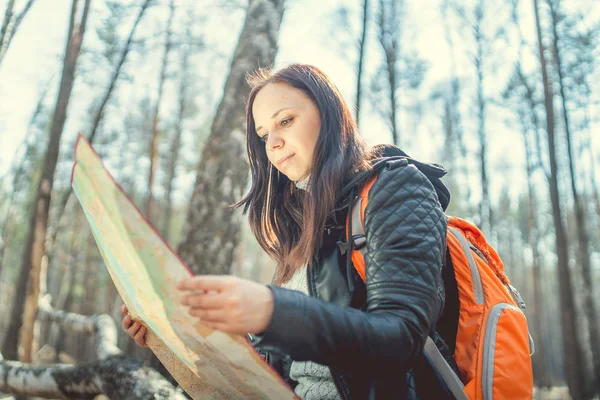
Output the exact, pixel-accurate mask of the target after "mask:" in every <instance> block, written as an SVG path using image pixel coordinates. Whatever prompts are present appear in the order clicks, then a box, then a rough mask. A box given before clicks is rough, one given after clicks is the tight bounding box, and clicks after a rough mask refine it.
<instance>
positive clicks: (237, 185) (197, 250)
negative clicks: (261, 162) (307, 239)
mask: <svg viewBox="0 0 600 400" xmlns="http://www.w3.org/2000/svg"><path fill="white" fill-rule="evenodd" d="M283 10H284V0H250V2H249V5H248V10H247V14H246V21H245V23H244V27H243V28H242V31H241V33H240V39H239V42H238V45H237V49H236V51H235V54H234V56H233V60H232V63H231V70H230V72H229V76H228V78H227V81H226V83H225V89H224V92H223V98H222V100H221V104H220V105H219V108H218V109H217V113H216V116H215V119H214V121H213V125H212V128H211V133H210V136H209V137H208V140H207V143H206V145H205V146H204V150H203V152H202V159H201V161H200V166H199V168H198V175H197V177H196V183H195V184H194V192H193V194H192V199H191V201H190V207H189V210H188V215H187V218H186V226H185V228H184V234H183V241H182V242H181V244H180V245H179V249H178V253H179V254H180V255H181V258H182V260H183V261H184V262H185V263H186V264H187V265H188V266H189V267H190V268H191V269H192V271H194V273H196V274H198V273H203V274H227V273H229V272H230V271H231V268H232V263H233V260H234V256H235V250H236V247H237V246H238V244H239V241H240V233H241V232H240V231H241V228H240V223H241V215H239V213H235V214H234V213H233V212H232V211H231V208H230V207H229V206H230V205H231V204H233V203H235V202H236V201H237V200H239V199H240V198H241V197H242V194H243V190H244V189H245V188H246V183H247V180H248V163H247V160H246V155H245V154H246V145H245V143H246V140H245V129H244V128H245V112H244V108H245V103H246V100H247V98H248V94H249V93H250V88H249V87H248V85H247V83H246V81H245V76H246V73H247V72H248V71H249V70H250V69H255V68H257V67H259V66H268V65H272V64H273V62H274V60H275V54H276V53H277V39H278V36H279V28H280V25H281V19H282V17H283ZM258 38H260V40H259V39H258Z"/></svg>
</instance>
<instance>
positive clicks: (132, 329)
mask: <svg viewBox="0 0 600 400" xmlns="http://www.w3.org/2000/svg"><path fill="white" fill-rule="evenodd" d="M141 327H142V324H140V323H139V322H138V321H135V322H134V323H133V325H131V327H129V329H127V334H128V335H129V336H131V337H132V338H134V337H135V335H136V334H137V333H138V331H139V330H140V328H141Z"/></svg>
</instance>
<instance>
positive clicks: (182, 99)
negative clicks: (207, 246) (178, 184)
mask: <svg viewBox="0 0 600 400" xmlns="http://www.w3.org/2000/svg"><path fill="white" fill-rule="evenodd" d="M190 26H191V24H189V25H188V27H190ZM187 36H188V37H190V36H191V31H190V29H189V28H188V30H187ZM190 52H191V50H190V48H189V47H186V48H183V50H182V54H181V72H180V75H181V81H180V82H179V110H178V112H177V122H176V125H175V132H174V133H173V138H172V139H171V146H170V151H169V157H170V158H169V165H168V166H167V188H166V193H165V200H166V202H167V204H166V205H165V216H164V221H163V229H162V232H163V235H164V236H165V238H166V240H167V241H170V238H171V231H170V226H171V214H172V212H173V200H172V199H171V196H172V192H173V181H174V180H175V171H176V168H177V160H178V159H179V148H180V146H181V136H182V135H183V121H184V119H185V113H186V104H187V101H188V98H187V97H188V90H187V89H188V85H189V84H190V76H189V69H190Z"/></svg>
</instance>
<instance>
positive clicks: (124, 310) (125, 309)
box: [121, 304, 129, 315]
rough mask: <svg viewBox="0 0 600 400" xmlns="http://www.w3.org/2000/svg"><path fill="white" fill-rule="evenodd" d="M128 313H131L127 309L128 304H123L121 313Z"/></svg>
mask: <svg viewBox="0 0 600 400" xmlns="http://www.w3.org/2000/svg"><path fill="white" fill-rule="evenodd" d="M127 313H129V310H128V309H127V306H126V305H125V304H122V305H121V314H123V315H127Z"/></svg>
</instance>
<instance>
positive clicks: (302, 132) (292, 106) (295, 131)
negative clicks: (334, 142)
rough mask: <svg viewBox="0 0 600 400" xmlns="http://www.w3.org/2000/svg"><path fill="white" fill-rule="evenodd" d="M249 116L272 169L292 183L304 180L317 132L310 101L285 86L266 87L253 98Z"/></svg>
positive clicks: (317, 121)
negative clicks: (251, 117)
mask: <svg viewBox="0 0 600 400" xmlns="http://www.w3.org/2000/svg"><path fill="white" fill-rule="evenodd" d="M252 116H253V117H254V124H255V126H256V133H257V134H258V136H259V138H261V140H262V141H264V143H265V146H266V151H267V157H268V158H269V161H270V162H271V163H272V164H273V165H274V166H275V168H277V169H278V170H279V171H280V172H281V173H282V174H285V175H286V176H287V177H288V178H289V179H290V180H292V181H301V180H303V179H304V178H306V177H307V176H308V175H309V174H310V171H311V168H312V162H313V154H314V152H315V146H316V144H317V139H318V137H319V132H320V131H321V116H320V114H319V110H318V108H317V106H316V104H315V103H314V102H313V101H312V100H311V98H310V97H308V95H307V94H306V93H304V92H303V91H302V90H300V89H296V88H295V87H293V86H291V85H288V84H287V83H281V82H276V83H269V84H267V85H266V86H265V87H264V88H262V89H261V90H260V91H259V92H258V93H257V94H256V97H255V99H254V104H253V105H252Z"/></svg>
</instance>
